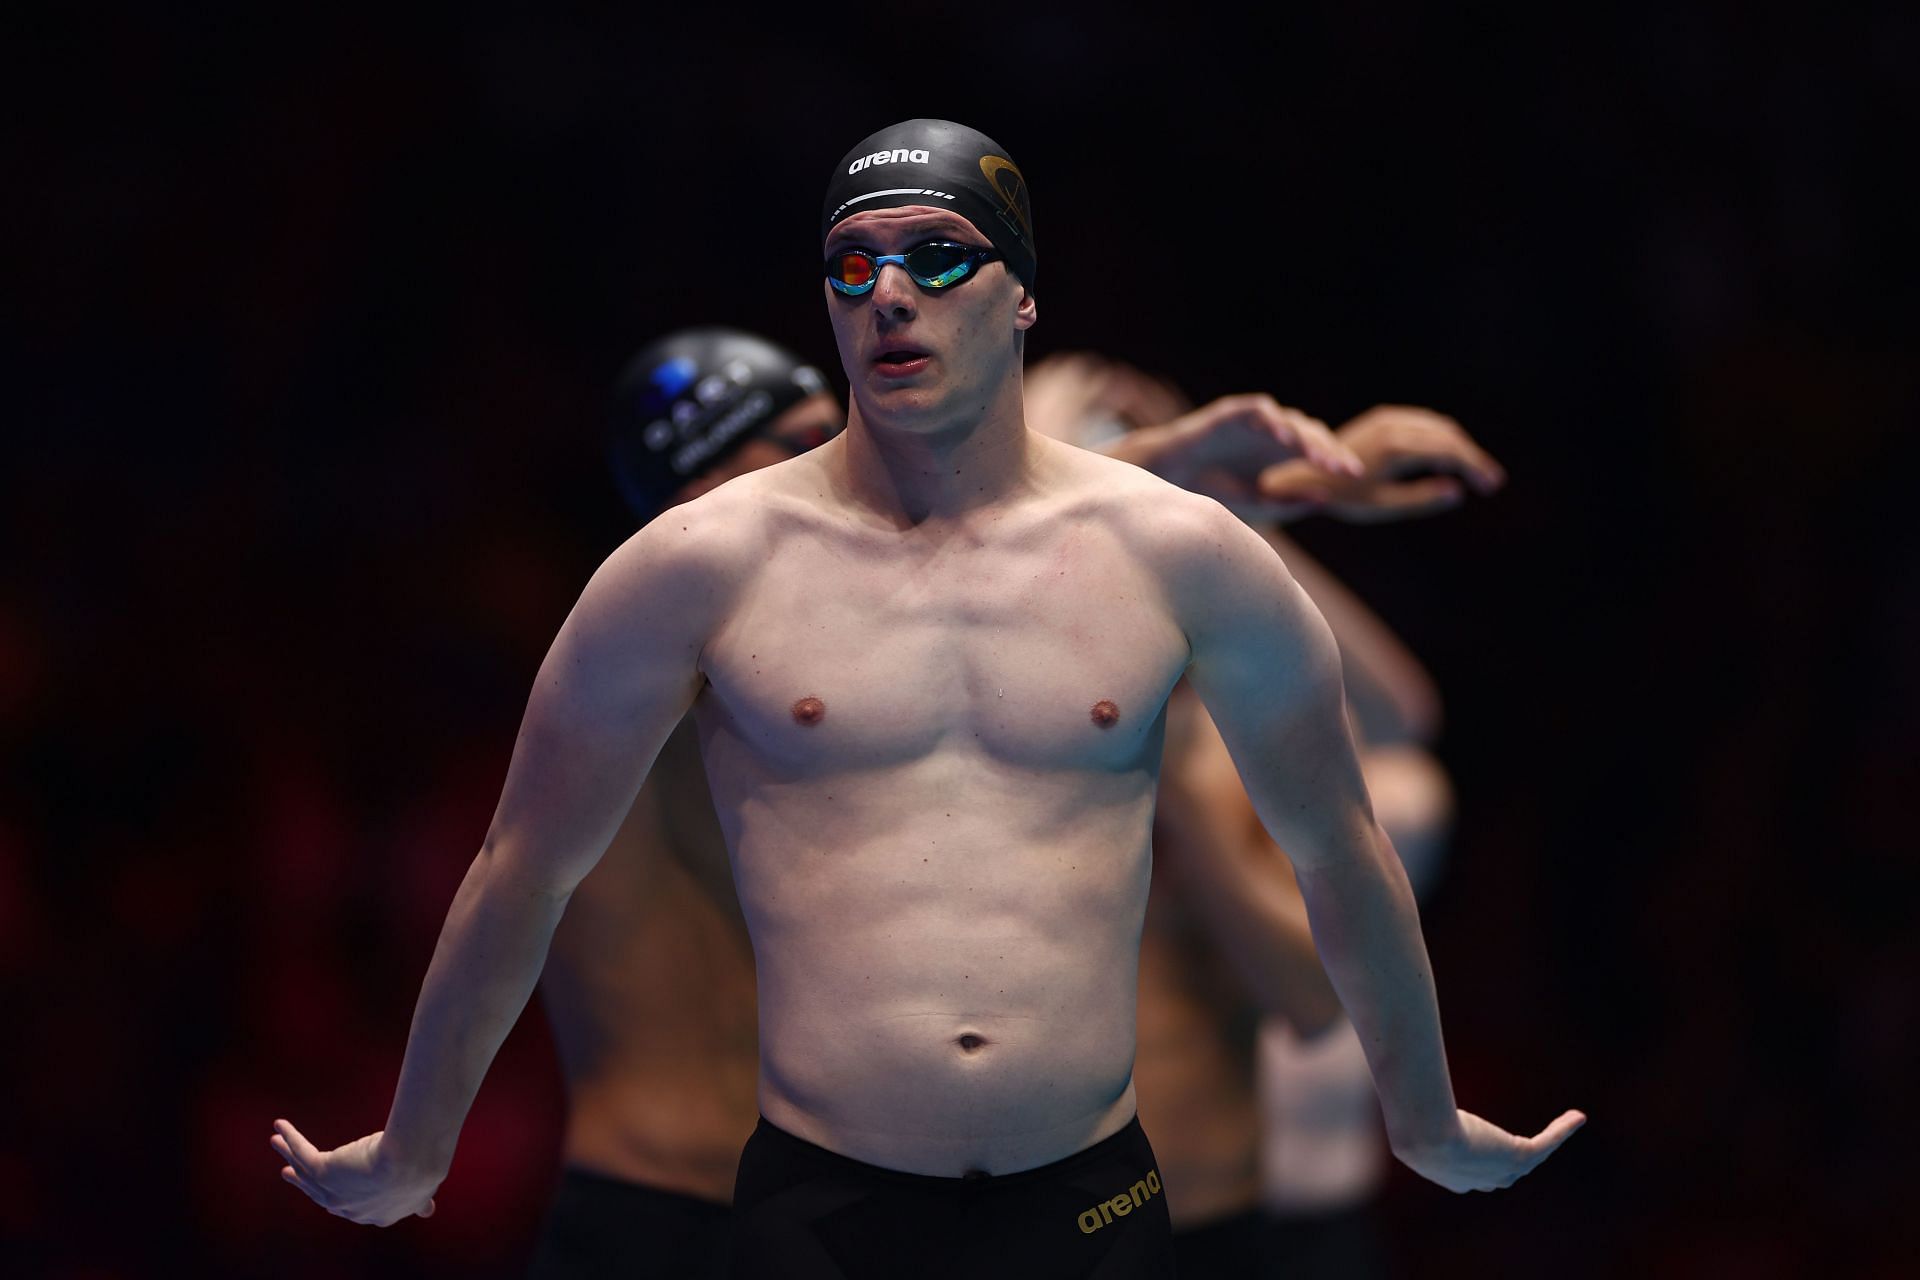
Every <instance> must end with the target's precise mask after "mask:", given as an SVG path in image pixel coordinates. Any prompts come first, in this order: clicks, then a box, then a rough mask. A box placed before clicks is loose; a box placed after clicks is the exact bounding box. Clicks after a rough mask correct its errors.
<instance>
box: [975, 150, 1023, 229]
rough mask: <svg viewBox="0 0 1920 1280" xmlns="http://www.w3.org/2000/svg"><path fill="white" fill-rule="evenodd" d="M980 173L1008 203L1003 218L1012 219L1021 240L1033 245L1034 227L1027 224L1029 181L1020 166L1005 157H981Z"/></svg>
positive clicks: (1002, 213)
mask: <svg viewBox="0 0 1920 1280" xmlns="http://www.w3.org/2000/svg"><path fill="white" fill-rule="evenodd" d="M980 172H981V174H982V175H983V176H984V177H985V178H986V180H987V185H989V186H991V187H992V188H993V189H994V190H995V191H997V192H999V193H1000V198H1001V199H1002V200H1004V201H1005V202H1006V204H1005V206H1004V207H1003V208H1002V209H1001V210H1000V213H1001V216H1002V217H1005V218H1008V219H1011V220H1012V222H1013V224H1014V229H1015V230H1017V231H1018V232H1019V233H1020V238H1021V239H1022V240H1025V241H1026V242H1027V243H1028V244H1032V243H1033V227H1032V225H1031V224H1029V223H1028V222H1027V179H1026V175H1024V174H1022V173H1021V172H1020V166H1019V165H1017V164H1015V163H1014V162H1013V161H1011V160H1009V159H1007V158H1006V157H1005V156H981V157H980Z"/></svg>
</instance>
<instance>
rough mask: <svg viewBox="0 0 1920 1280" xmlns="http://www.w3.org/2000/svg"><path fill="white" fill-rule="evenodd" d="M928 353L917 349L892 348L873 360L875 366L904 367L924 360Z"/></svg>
mask: <svg viewBox="0 0 1920 1280" xmlns="http://www.w3.org/2000/svg"><path fill="white" fill-rule="evenodd" d="M926 356H927V353H926V352H924V351H921V350H919V349H918V348H916V347H891V348H889V349H887V350H885V351H882V352H881V353H880V354H879V355H877V356H875V357H874V358H873V362H874V363H875V364H891V365H902V364H911V363H913V362H914V361H915V360H924V359H925V358H926Z"/></svg>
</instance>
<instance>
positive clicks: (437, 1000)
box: [272, 495, 740, 1226]
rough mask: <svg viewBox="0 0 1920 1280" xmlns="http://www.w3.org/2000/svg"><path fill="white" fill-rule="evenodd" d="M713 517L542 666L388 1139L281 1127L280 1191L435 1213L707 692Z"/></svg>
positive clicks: (665, 527) (663, 529)
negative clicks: (317, 1139) (530, 1007)
mask: <svg viewBox="0 0 1920 1280" xmlns="http://www.w3.org/2000/svg"><path fill="white" fill-rule="evenodd" d="M719 500H720V495H716V498H715V500H710V501H708V502H701V503H695V504H689V505H688V506H686V507H684V508H681V509H680V510H678V511H676V512H675V514H674V516H673V518H672V519H669V520H656V521H654V522H653V523H652V524H650V525H648V526H647V527H646V528H645V529H642V530H641V531H640V532H639V533H638V534H636V535H635V536H634V537H633V538H632V539H630V540H629V541H628V542H627V543H626V545H624V546H623V547H621V548H620V549H619V550H618V551H616V552H614V553H613V555H612V556H610V557H609V558H608V559H607V561H606V563H605V564H603V565H602V566H601V567H600V570H599V572H597V573H596V574H595V575H594V576H593V580H592V581H591V582H589V583H588V584H587V588H586V590H585V591H584V592H583V593H582V594H581V597H580V600H579V602H578V603H577V604H576V605H575V606H574V609H573V612H572V613H571V614H570V615H569V616H568V618H567V620H566V622H565V623H564V624H563V625H562V626H561V628H560V633H559V635H558V636H557V637H556V638H555V639H554V642H553V647H552V648H551V649H550V650H549V651H548V653H547V656H546V660H545V661H544V662H543V663H542V664H541V666H540V673H539V675H538V676H537V677H536V678H535V680H534V685H533V692H532V695H531V696H530V697H529V698H528V700H527V710H526V715H525V718H524V719H523V720H522V722H521V726H520V735H519V738H518V740H517V741H516V742H515V744H514V749H513V761H512V763H511V765H510V766H509V767H508V770H507V780H506V784H505V786H504V788H503V789H502V791H501V795H500V805H499V808H498V809H497V810H496V811H495V813H494V817H493V822H492V825H491V826H490V828H489V829H488V831H487V836H486V840H485V842H484V843H483V844H482V845H481V847H480V852H479V854H478V855H477V856H476V857H475V858H474V860H473V865H472V866H471V867H470V868H468V870H467V874H466V878H465V879H464V880H463V881H462V882H461V885H460V889H459V892H458V893H457V894H456V895H455V897H454V901H453V907H452V909H451V910H450V911H449V912H448V913H447V920H446V924H445V925H444V926H442V928H441V931H440V941H439V944H438V946H437V947H436V948H435V950H434V955H433V962H432V964H431V965H430V966H429V967H428V970H427V977H426V981H425V982H424V983H423V984H422V986H421V990H420V1000H419V1003H418V1004H417V1005H416V1007H415V1009H414V1016H413V1028H412V1031H411V1033H410V1034H409V1036H408V1038H407V1051H406V1059H405V1062H404V1063H403V1064H402V1066H401V1071H400V1082H399V1086H398V1087H397V1088H396V1089H395V1091H394V1098H393V1107H392V1110H391V1111H390V1113H389V1114H388V1117H387V1127H386V1129H385V1130H383V1131H382V1132H380V1133H374V1134H369V1135H368V1136H366V1137H364V1138H361V1139H359V1140H358V1141H356V1142H352V1143H349V1144H348V1145H346V1146H343V1147H340V1148H337V1149H335V1150H333V1151H321V1150H318V1149H317V1148H315V1147H314V1145H313V1144H312V1143H310V1142H308V1141H307V1140H306V1138H305V1137H304V1136H303V1135H301V1133H300V1132H299V1130H297V1129H296V1128H294V1126H293V1125H291V1124H289V1123H288V1122H286V1121H284V1120H281V1121H276V1122H275V1126H274V1127H275V1130H276V1133H275V1135H274V1137H273V1139H272V1143H273V1146H274V1150H276V1151H278V1152H279V1153H280V1155H281V1158H282V1159H284V1160H286V1161H287V1167H286V1168H284V1169H283V1170H282V1171H281V1176H282V1177H284V1178H285V1179H286V1180H287V1181H289V1182H292V1183H293V1184H294V1185H296V1186H298V1187H299V1188H300V1189H301V1190H302V1191H304V1192H306V1193H307V1195H308V1196H309V1197H311V1198H312V1199H313V1200H314V1201H315V1202H317V1203H318V1204H320V1205H321V1206H322V1207H324V1208H325V1209H327V1210H328V1211H329V1212H330V1213H333V1214H336V1215H337V1216H340V1217H344V1218H349V1219H352V1220H353V1221H356V1222H364V1223H370V1224H373V1225H377V1226H386V1225H389V1224H391V1223H393V1222H396V1221H398V1220H400V1219H401V1218H405V1217H407V1216H409V1215H412V1214H420V1215H422V1216H425V1215H427V1214H429V1213H431V1212H432V1211H433V1201H432V1196H433V1193H434V1190H435V1189H436V1188H437V1187H438V1186H439V1185H440V1182H441V1180H442V1179H443V1178H445V1176H446V1173H447V1169H448V1166H449V1165H450V1164H451V1163H452V1160H453V1149H454V1143H455V1141H456V1139H457V1138H458V1136H459V1132H460V1126H461V1124H462V1123H463V1122H464V1121H465V1119H466V1115H467V1110H468V1108H469V1107H470V1106H471V1105H472V1103H473V1097H474V1094H475V1093H476V1092H477V1091H478V1089H479V1087H480V1081H481V1078H482V1077H483V1076H484V1075H485V1074H486V1070H487V1067H488V1065H489V1064H490V1063H491V1062H492V1061H493V1056H494V1053H495V1052H496V1051H497V1050H498V1049H499V1047H500V1043H501V1041H503V1040H504V1039H505V1038H506V1035H507V1032H508V1031H509V1030H511V1029H512V1027H513V1024H514V1022H515V1020H516V1019H518V1018H519V1016H520V1012H521V1010H522V1009H523V1008H524V1007H525V1006H526V1003H527V997H528V996H529V995H530V994H531V993H532V991H533V986H534V983H535V981H536V980H537V979H538V978H539V976H540V970H541V966H542V965H543V964H544V963H545V960H546V954H547V946H548V943H549V942H550V940H551V939H552V936H553V930H554V926H555V925H557V924H558V923H559V921H560V915H561V912H562V911H563V910H564V909H565V907H566V903H567V899H568V897H569V895H571V894H572V892H573V889H574V887H575V886H576V885H577V884H579V882H580V880H581V879H582V878H583V877H584V876H585V875H586V874H587V872H588V871H590V870H591V869H592V868H593V865H594V864H595V863H596V862H597V861H599V859H600V856H601V854H603V853H604V852H605V851H606V847H607V843H608V841H610V840H611V839H612V838H613V834H614V832H615V830H617V829H618V827H619V825H620V820H621V818H622V817H623V816H625V814H626V812H627V809H628V808H629V807H630V806H631V805H632V803H633V798H634V795H635V793H636V792H637V791H638V790H639V787H640V783H641V781H642V780H643V779H644V778H645V776H646V773H647V770H648V769H649V768H650V767H651V766H652V763H653V759H654V757H655V756H656V755H657V754H658V753H659V751H660V747H661V745H662V744H663V743H664V742H665V741H666V739H667V735H668V734H669V733H670V732H671V731H672V730H673V727H674V725H676V724H677V723H679V721H680V718H681V716H682V715H683V714H685V712H686V710H687V708H688V707H689V706H690V705H691V704H692V702H693V698H694V695H695V694H696V693H697V692H698V691H699V687H700V683H701V679H702V677H701V673H700V669H699V661H700V654H701V648H702V646H703V645H704V644H705V642H706V639H707V637H708V636H709V635H710V634H711V632H712V630H713V628H714V626H715V625H716V624H717V622H718V620H719V618H720V615H721V612H722V611H723V609H724V608H725V605H726V601H727V599H728V598H729V593H730V587H731V584H732V582H733V581H734V576H735V575H734V573H733V566H734V565H736V564H738V563H739V557H738V556H737V555H736V554H735V546H736V544H737V543H738V542H739V541H740V539H739V537H738V536H737V535H730V534H729V531H728V524H727V521H726V520H725V519H719V520H716V519H715V518H714V516H715V514H716V513H715V511H714V503H715V501H719Z"/></svg>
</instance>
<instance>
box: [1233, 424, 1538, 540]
mask: <svg viewBox="0 0 1920 1280" xmlns="http://www.w3.org/2000/svg"><path fill="white" fill-rule="evenodd" d="M1335 434H1336V435H1337V436H1338V437H1339V439H1340V440H1341V441H1342V442H1343V443H1345V444H1346V445H1347V446H1348V447H1349V448H1350V449H1352V451H1353V452H1354V453H1355V454H1356V455H1357V456H1358V457H1359V458H1360V460H1361V463H1362V464H1363V466H1364V470H1363V471H1362V473H1361V474H1360V475H1358V476H1353V475H1341V474H1332V473H1328V472H1324V471H1322V470H1321V469H1319V468H1317V467H1315V466H1314V465H1313V464H1312V463H1311V462H1310V461H1306V460H1301V461H1293V462H1283V463H1279V464H1278V465H1275V466H1272V467H1269V468H1267V470H1266V471H1264V472H1262V473H1261V475H1260V477H1259V493H1260V496H1261V498H1263V499H1264V500H1266V501H1267V502H1269V503H1272V504H1274V505H1275V506H1276V507H1279V508H1282V509H1290V510H1291V511H1292V513H1293V514H1294V515H1295V516H1298V515H1305V514H1308V513H1310V512H1314V511H1319V512H1323V513H1325V514H1327V515H1331V516H1335V517H1337V518H1339V519H1341V520H1346V521H1350V522H1353V523H1356V524H1370V523H1380V522H1384V521H1388V520H1410V519H1414V518H1416V517H1418V516H1428V515H1434V514H1437V513H1438V512H1441V511H1449V510H1452V509H1453V508H1454V507H1457V506H1459V505H1460V503H1461V502H1462V501H1463V500H1464V499H1465V497H1466V495H1467V492H1468V491H1469V490H1471V491H1472V492H1474V493H1477V494H1481V495H1483V496H1484V495H1486V494H1490V493H1493V492H1494V491H1496V490H1497V489H1499V488H1500V486H1501V485H1503V484H1505V483H1506V482H1507V473H1506V472H1505V471H1504V470H1503V469H1502V468H1501V466H1500V464H1499V463H1498V462H1496V461H1494V460H1493V457H1492V456H1491V455H1490V454H1488V453H1487V451H1486V450H1484V449H1482V448H1481V447H1480V446H1479V445H1478V444H1476V443H1474V441H1473V438H1472V437H1471V436H1469V435H1468V434H1467V433H1466V432H1465V431H1464V430H1462V429H1461V427H1460V424H1459V423H1458V422H1455V421H1454V420H1453V419H1452V418H1449V417H1447V416H1446V415H1445V414H1443V413H1435V412H1434V411H1433V410H1431V409H1421V408H1417V407H1415V406H1413V405H1401V404H1383V405H1377V406H1375V407H1374V408H1372V409H1369V410H1367V411H1366V412H1365V413H1363V414H1361V415H1360V416H1359V417H1357V418H1354V419H1353V420H1352V421H1350V422H1348V423H1346V424H1344V425H1343V426H1341V428H1340V429H1339V431H1338V432H1336V433H1335ZM1281 518H1283V519H1284V518H1287V517H1285V516H1283V517H1281Z"/></svg>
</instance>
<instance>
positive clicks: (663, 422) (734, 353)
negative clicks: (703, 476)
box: [609, 329, 827, 519]
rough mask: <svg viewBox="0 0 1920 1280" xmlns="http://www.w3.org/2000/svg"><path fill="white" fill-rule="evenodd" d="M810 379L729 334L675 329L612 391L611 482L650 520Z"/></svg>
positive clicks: (813, 378) (750, 338) (817, 382)
mask: <svg viewBox="0 0 1920 1280" xmlns="http://www.w3.org/2000/svg"><path fill="white" fill-rule="evenodd" d="M825 390H827V380H826V379H825V378H823V377H821V376H820V371H819V370H817V369H815V368H813V367H812V366H811V365H808V364H805V363H803V362H802V361H801V360H800V358H799V357H798V356H795V355H794V354H793V353H791V352H789V351H785V350H783V349H781V348H780V347H777V346H775V345H774V344H773V343H771V342H768V341H767V340H766V339H765V338H756V337H755V336H754V335H752V334H750V333H742V332H740V331H739V330H737V329H682V330H680V331H679V332H678V333H673V334H669V335H667V336H666V337H664V338H662V339H660V340H659V341H658V342H655V343H653V344H652V345H651V346H648V347H645V348H643V349H642V350H641V351H640V353H639V354H638V355H636V356H634V358H633V359H632V360H630V361H628V362H627V367H626V368H625V369H624V370H622V371H621V374H620V380H619V382H618V383H617V384H616V385H615V387H614V402H613V415H612V424H611V429H610V431H609V436H610V439H609V445H610V447H611V452H612V461H613V479H614V483H615V484H617V485H619V487H620V494H621V496H622V497H624V498H625V499H626V500H627V504H628V505H629V506H631V507H632V508H633V510H634V513H635V514H636V515H639V516H640V517H642V518H643V519H651V518H652V517H653V516H654V515H656V514H658V513H659V511H660V509H661V508H662V507H664V506H665V505H666V503H667V499H669V498H670V497H672V496H673V493H674V491H675V490H677V489H679V488H680V486H682V485H684V484H686V483H687V482H688V481H689V480H692V479H693V478H694V477H696V476H698V475H699V474H700V473H702V472H704V471H706V470H707V469H708V468H710V467H712V466H714V465H715V464H716V463H718V462H719V461H720V460H721V459H723V458H725V457H726V456H727V455H728V454H730V453H732V452H733V451H734V450H735V449H737V448H739V447H740V446H741V445H743V444H745V443H746V442H747V441H748V440H751V439H753V438H754V437H755V436H757V435H759V434H760V433H761V432H763V431H765V430H766V429H767V427H768V426H769V425H770V424H771V423H772V422H773V420H774V419H775V418H778V417H779V416H780V415H781V414H783V413H785V412H786V411H787V410H788V409H791V408H792V407H793V406H794V405H796V404H799V403H800V402H801V401H802V400H805V399H806V398H807V397H808V396H811V395H817V394H819V393H820V392H822V391H825Z"/></svg>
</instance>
